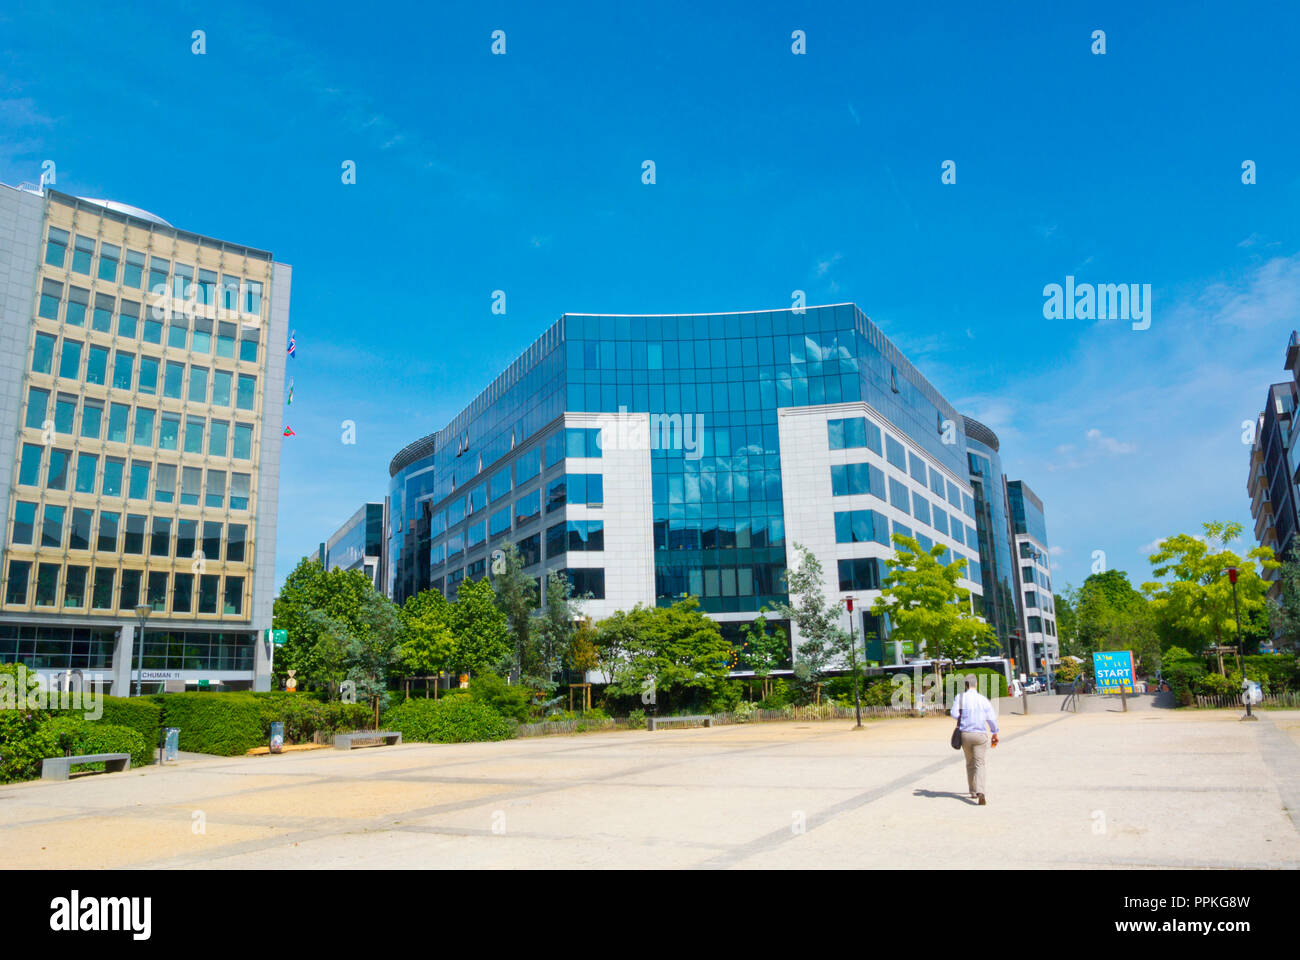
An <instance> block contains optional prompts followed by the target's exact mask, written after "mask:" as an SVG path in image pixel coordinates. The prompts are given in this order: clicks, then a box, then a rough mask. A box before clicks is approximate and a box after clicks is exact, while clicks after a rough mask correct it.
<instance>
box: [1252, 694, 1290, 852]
mask: <svg viewBox="0 0 1300 960" xmlns="http://www.w3.org/2000/svg"><path fill="white" fill-rule="evenodd" d="M1257 716H1258V717H1259V722H1258V723H1257V724H1255V725H1254V726H1255V729H1256V739H1258V740H1259V747H1260V750H1259V752H1260V754H1261V755H1262V756H1263V759H1264V762H1265V763H1267V764H1268V765H1269V767H1270V768H1272V770H1273V782H1274V783H1276V784H1277V792H1278V794H1279V796H1280V797H1281V798H1282V806H1283V808H1284V809H1285V810H1286V814H1287V816H1288V817H1290V818H1291V825H1292V826H1294V827H1295V828H1296V829H1297V830H1300V746H1297V745H1296V743H1295V741H1294V740H1292V739H1291V738H1290V737H1288V736H1287V735H1286V734H1285V733H1283V732H1282V731H1281V730H1280V729H1279V728H1278V726H1277V724H1275V723H1274V722H1273V720H1272V718H1271V717H1267V716H1265V715H1264V714H1263V712H1262V711H1261V712H1260V713H1259V714H1257Z"/></svg>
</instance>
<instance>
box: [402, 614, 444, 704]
mask: <svg viewBox="0 0 1300 960" xmlns="http://www.w3.org/2000/svg"><path fill="white" fill-rule="evenodd" d="M451 607H452V605H451V604H449V603H448V602H447V599H446V597H444V596H443V595H442V591H440V590H421V591H420V592H419V593H417V594H415V595H414V596H411V597H408V598H407V600H406V603H404V604H403V605H402V608H401V619H402V649H401V654H402V662H403V663H404V664H405V666H406V667H407V669H408V670H410V672H411V673H413V674H416V675H420V676H423V677H424V678H425V681H424V695H425V696H426V697H428V696H429V680H428V678H429V677H430V676H434V675H437V674H440V673H441V672H442V671H444V670H449V669H452V660H453V658H454V656H455V653H456V646H457V644H456V636H455V634H454V633H453V632H452V628H451V615H452V610H451ZM435 689H436V688H435ZM435 696H436V693H435Z"/></svg>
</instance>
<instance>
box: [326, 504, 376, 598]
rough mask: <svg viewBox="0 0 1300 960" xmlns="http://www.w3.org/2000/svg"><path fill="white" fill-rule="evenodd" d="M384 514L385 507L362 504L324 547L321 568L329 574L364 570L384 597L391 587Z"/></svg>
mask: <svg viewBox="0 0 1300 960" xmlns="http://www.w3.org/2000/svg"><path fill="white" fill-rule="evenodd" d="M384 510H385V505H384V504H382V503H366V504H362V506H361V508H360V509H359V510H357V512H356V513H354V514H353V515H352V516H351V517H349V518H348V520H347V522H346V523H344V524H343V526H341V527H339V528H338V529H337V530H335V531H334V533H333V534H331V535H330V538H329V539H328V540H326V541H325V542H324V543H322V544H321V545H320V553H319V556H318V559H319V560H320V562H321V566H323V567H324V568H325V569H326V570H334V569H339V570H360V571H362V572H363V573H364V574H365V575H366V576H367V577H368V578H369V579H370V582H371V583H372V584H374V586H375V589H376V590H378V591H379V592H380V593H383V592H384V591H385V590H386V589H387V587H388V577H387V575H386V573H385V569H384V560H385V556H384V554H385V551H384Z"/></svg>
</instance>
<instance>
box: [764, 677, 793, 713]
mask: <svg viewBox="0 0 1300 960" xmlns="http://www.w3.org/2000/svg"><path fill="white" fill-rule="evenodd" d="M789 702H790V684H788V683H786V681H785V680H783V679H781V678H780V677H777V678H776V679H775V680H773V681H772V690H771V692H770V693H769V694H768V695H767V696H766V697H764V698H763V699H762V700H760V701H759V702H758V706H759V709H761V710H780V709H781V708H782V707H784V706H785V705H786V704H787V703H789Z"/></svg>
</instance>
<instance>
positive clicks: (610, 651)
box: [591, 610, 636, 683]
mask: <svg viewBox="0 0 1300 960" xmlns="http://www.w3.org/2000/svg"><path fill="white" fill-rule="evenodd" d="M591 639H592V643H593V644H595V647H596V662H597V667H596V669H598V670H599V671H600V672H601V673H603V674H604V675H605V678H606V680H607V681H609V682H610V683H613V682H614V677H615V675H616V674H617V673H618V671H619V670H620V669H621V668H623V667H624V666H626V665H627V664H628V662H629V661H630V660H631V657H632V650H633V648H634V647H635V645H636V622H635V621H634V620H633V619H632V618H631V617H630V616H629V615H628V614H627V613H626V612H625V611H623V610H617V611H615V612H614V613H613V614H612V615H610V616H608V617H606V618H605V619H604V620H601V621H600V622H599V623H597V624H596V627H595V632H594V634H593V636H592V638H591Z"/></svg>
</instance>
